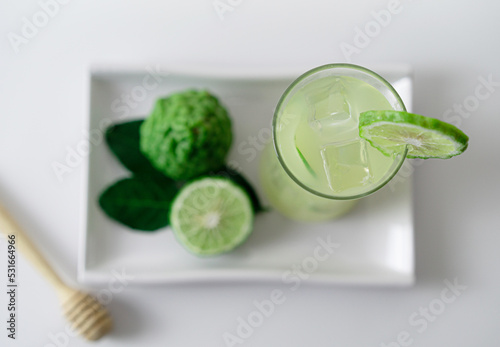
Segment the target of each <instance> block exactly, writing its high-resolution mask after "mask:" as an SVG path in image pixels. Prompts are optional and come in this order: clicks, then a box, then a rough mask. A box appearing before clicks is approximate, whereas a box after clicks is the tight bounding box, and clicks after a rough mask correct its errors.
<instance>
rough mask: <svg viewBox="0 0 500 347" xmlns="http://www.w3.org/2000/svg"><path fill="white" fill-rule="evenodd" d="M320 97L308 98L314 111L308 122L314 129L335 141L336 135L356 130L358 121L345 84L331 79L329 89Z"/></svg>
mask: <svg viewBox="0 0 500 347" xmlns="http://www.w3.org/2000/svg"><path fill="white" fill-rule="evenodd" d="M324 89H325V91H324V92H322V93H321V94H320V96H321V98H320V97H318V95H314V98H312V96H310V94H309V97H308V102H309V103H310V104H311V106H312V107H313V109H314V112H311V113H310V114H309V118H308V122H309V125H310V126H311V128H312V129H314V130H315V131H317V132H319V133H323V134H322V136H321V137H327V138H328V140H329V141H333V140H334V138H332V137H334V136H335V135H339V134H344V133H346V132H349V131H353V130H355V128H356V127H357V121H356V119H355V118H354V117H353V116H352V113H353V110H352V108H351V104H350V103H349V100H348V99H347V97H346V90H345V84H344V82H343V81H342V80H341V79H340V78H335V79H329V85H328V88H326V87H325V88H324Z"/></svg>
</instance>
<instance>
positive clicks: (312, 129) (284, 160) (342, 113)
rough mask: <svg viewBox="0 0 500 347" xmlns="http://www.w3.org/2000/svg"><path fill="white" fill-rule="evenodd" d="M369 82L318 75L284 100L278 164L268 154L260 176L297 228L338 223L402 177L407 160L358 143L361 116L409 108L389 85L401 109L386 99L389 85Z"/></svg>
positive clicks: (277, 128)
mask: <svg viewBox="0 0 500 347" xmlns="http://www.w3.org/2000/svg"><path fill="white" fill-rule="evenodd" d="M347 70H348V69H347ZM325 71H326V72H328V71H329V70H328V69H326V70H325ZM356 71H357V70H356ZM366 71H369V70H366ZM361 72H363V71H361ZM369 72H370V71H369ZM369 77H370V78H372V79H373V78H377V77H379V76H378V75H375V77H372V76H369ZM380 79H381V78H380ZM365 80H366V79H365ZM365 80H362V79H360V78H356V77H352V76H346V75H342V74H325V73H323V71H320V72H319V73H315V74H314V73H313V74H311V75H310V76H306V77H299V79H298V80H297V81H296V82H294V84H292V86H291V87H290V88H289V89H288V90H287V91H286V92H285V95H284V96H283V97H282V100H281V101H280V104H279V105H278V108H277V111H276V114H275V118H274V143H275V147H276V153H277V154H278V156H277V157H276V153H273V154H274V158H272V156H270V155H269V154H268V152H265V153H264V154H263V156H262V161H261V170H260V171H261V181H262V185H263V189H264V191H265V192H266V195H267V196H268V198H269V200H270V202H271V204H272V205H273V206H274V207H275V208H277V209H278V210H279V211H280V212H282V213H283V214H285V215H287V216H289V217H291V218H294V219H300V220H323V219H328V218H333V217H337V216H339V215H341V214H343V213H345V212H347V211H348V210H349V209H350V208H351V207H352V206H353V205H354V204H353V201H352V200H353V199H357V198H360V197H363V196H366V195H368V194H370V193H372V192H373V191H375V190H377V189H379V188H380V187H381V186H383V185H384V184H385V183H387V181H389V180H390V179H391V178H392V177H393V175H394V174H395V173H396V172H397V171H398V170H399V167H400V166H401V164H402V163H403V161H404V156H405V155H404V153H401V154H397V155H394V156H392V157H390V156H385V155H384V154H382V153H381V152H380V151H378V150H377V149H375V148H373V147H372V146H371V145H370V144H369V143H368V142H366V141H365V140H363V139H361V138H360V137H359V134H358V133H359V129H358V122H359V114H360V113H361V112H364V111H368V110H391V109H404V105H403V104H402V102H401V100H400V99H399V96H397V94H396V92H395V91H394V90H393V89H392V87H391V86H390V85H389V87H385V89H386V90H389V91H390V93H393V94H395V95H396V96H397V98H396V99H397V100H396V101H399V103H398V102H394V100H392V99H391V98H390V97H389V98H388V97H387V95H388V94H387V93H386V95H384V94H383V93H382V92H383V91H384V90H383V88H382V87H384V85H382V87H381V86H380V85H376V86H377V88H376V87H375V86H373V83H367V82H366V81H365ZM381 80H382V81H383V82H385V81H384V80H383V79H381ZM385 83H387V82H385ZM387 85H388V84H387ZM266 150H267V151H269V149H266ZM276 163H278V164H280V165H276ZM278 178H279V179H278ZM271 181H272V183H271ZM278 181H279V182H281V185H280V187H281V188H280V189H276V186H278V185H279V184H278ZM285 182H286V184H285ZM292 192H294V193H293V194H292ZM292 195H293V196H294V197H292ZM332 199H333V200H332ZM345 200H351V201H345ZM292 201H294V202H293V203H292ZM318 211H321V212H319V213H316V212H318ZM299 215H304V216H303V217H300V216H299Z"/></svg>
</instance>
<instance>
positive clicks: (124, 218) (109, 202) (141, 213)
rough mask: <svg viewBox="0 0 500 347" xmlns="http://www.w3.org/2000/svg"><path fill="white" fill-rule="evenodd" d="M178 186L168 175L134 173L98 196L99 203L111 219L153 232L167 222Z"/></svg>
mask: <svg viewBox="0 0 500 347" xmlns="http://www.w3.org/2000/svg"><path fill="white" fill-rule="evenodd" d="M176 194H177V186H176V183H175V182H174V181H173V180H170V179H168V178H167V177H164V178H161V177H156V176H149V175H136V176H133V177H130V178H125V179H122V180H119V181H117V182H115V183H114V184H113V185H111V186H109V187H108V188H107V189H106V190H105V191H104V192H103V193H102V194H101V196H100V197H99V205H100V206H101V208H102V210H103V211H104V212H105V213H106V214H107V215H108V216H109V217H110V218H112V219H114V220H115V221H118V222H120V223H122V224H124V225H126V226H128V227H130V228H132V229H137V230H144V231H154V230H157V229H160V228H163V227H166V226H167V225H168V224H169V212H170V206H171V203H172V200H173V199H174V197H175V195H176Z"/></svg>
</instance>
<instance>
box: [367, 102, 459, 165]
mask: <svg viewBox="0 0 500 347" xmlns="http://www.w3.org/2000/svg"><path fill="white" fill-rule="evenodd" d="M359 136H360V137H361V138H363V139H365V140H366V141H368V142H369V143H370V144H371V145H372V146H373V147H375V148H377V149H378V150H379V151H380V152H382V153H383V154H385V155H387V156H391V155H393V153H401V152H402V151H403V150H404V147H405V146H406V147H408V154H407V157H408V158H421V159H428V158H440V159H448V158H451V157H453V156H456V155H459V154H461V153H463V151H465V150H466V149H467V145H468V141H469V137H468V136H467V135H465V134H464V133H463V132H462V131H461V130H460V129H458V128H457V127H455V126H454V125H451V124H449V123H446V122H443V121H440V120H438V119H435V118H430V117H424V116H421V115H418V114H413V113H408V112H403V111H367V112H362V113H360V114H359Z"/></svg>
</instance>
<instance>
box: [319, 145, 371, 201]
mask: <svg viewBox="0 0 500 347" xmlns="http://www.w3.org/2000/svg"><path fill="white" fill-rule="evenodd" d="M366 146H367V144H366V142H365V141H359V139H358V140H348V141H343V142H333V143H330V144H328V145H325V146H323V147H322V148H321V158H322V160H323V167H324V169H325V173H326V178H327V180H328V185H329V187H330V189H331V190H332V191H333V192H334V193H340V192H343V191H345V190H347V189H351V188H356V187H360V186H361V187H362V186H365V185H367V184H370V183H373V173H372V172H371V171H370V158H369V157H368V152H367V148H366Z"/></svg>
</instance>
